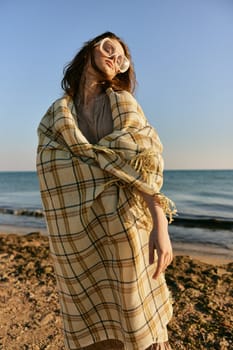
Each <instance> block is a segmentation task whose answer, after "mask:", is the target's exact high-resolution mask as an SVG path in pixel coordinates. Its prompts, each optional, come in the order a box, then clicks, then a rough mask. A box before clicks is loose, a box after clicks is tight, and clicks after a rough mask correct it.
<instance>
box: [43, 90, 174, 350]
mask: <svg viewBox="0 0 233 350" xmlns="http://www.w3.org/2000/svg"><path fill="white" fill-rule="evenodd" d="M107 94H108V96H109V99H110V104H111V110H112V116H113V123H114V131H113V132H112V134H110V135H107V136H106V137H104V138H103V139H101V140H100V141H99V143H98V144H97V145H92V144H90V143H88V141H87V140H86V138H85V137H84V135H83V134H82V133H81V131H80V130H79V128H78V116H77V115H76V112H75V108H74V104H73V101H72V99H71V98H70V97H68V96H64V97H63V98H61V99H59V100H57V101H56V102H55V103H54V104H53V105H52V106H51V107H50V109H49V110H48V112H47V113H46V115H45V116H44V117H43V119H42V121H41V123H40V125H39V128H38V135H39V146H38V154H37V171H38V176H39V181H40V189H41V198H42V202H43V206H44V212H45V217H46V222H47V227H48V232H49V238H50V248H51V254H52V257H53V259H54V266H55V272H56V277H57V282H58V291H59V295H60V302H61V309H62V318H63V322H64V334H65V342H66V347H67V349H81V348H82V347H85V346H88V345H89V344H92V343H96V342H98V341H103V340H106V339H118V340H120V341H122V342H123V343H124V346H125V350H126V349H127V350H144V349H146V348H147V347H148V346H149V345H151V344H152V343H156V342H164V341H166V340H167V331H166V325H167V323H168V322H169V320H170V318H171V315H172V307H171V303H170V299H169V292H168V289H167V286H166V282H165V279H164V276H163V275H161V276H160V277H159V278H158V279H157V280H156V281H155V280H152V278H151V277H152V274H153V271H154V269H155V266H150V265H149V264H148V235H149V233H150V230H151V228H152V220H151V217H150V214H149V212H148V209H146V208H145V203H144V202H143V201H141V200H138V190H140V191H143V192H145V193H148V194H155V193H158V192H159V190H160V187H161V186H162V172H163V160H162V157H161V152H162V145H161V143H160V140H159V137H158V135H157V133H156V131H155V130H154V128H152V127H151V126H150V125H149V124H148V122H147V120H146V118H145V116H144V115H143V112H142V110H141V108H140V106H139V105H138V103H137V102H136V100H135V99H134V98H133V96H132V95H131V94H129V93H128V92H114V91H113V90H112V89H108V90H107ZM139 163H140V167H138V164H139ZM148 164H149V168H148ZM138 168H140V169H141V171H139V170H138ZM145 168H146V169H149V170H147V171H143V169H145Z"/></svg>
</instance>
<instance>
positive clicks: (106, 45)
mask: <svg viewBox="0 0 233 350" xmlns="http://www.w3.org/2000/svg"><path fill="white" fill-rule="evenodd" d="M102 50H103V51H104V52H105V53H106V54H107V55H109V56H112V55H114V54H115V52H116V48H115V46H114V45H113V43H112V42H111V41H110V40H105V41H103V44H102Z"/></svg>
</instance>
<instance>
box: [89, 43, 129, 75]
mask: <svg viewBox="0 0 233 350" xmlns="http://www.w3.org/2000/svg"><path fill="white" fill-rule="evenodd" d="M107 40H110V41H112V40H111V38H108V37H107V38H103V39H101V40H100V41H98V42H97V43H96V44H95V45H94V47H96V46H98V45H100V51H101V52H103V53H104V54H105V53H106V51H105V50H104V49H103V44H104V43H105V41H107ZM105 56H106V57H109V58H112V57H114V56H117V57H118V56H122V54H117V53H113V54H112V55H105ZM123 64H126V68H123V69H121V67H120V66H119V65H118V68H119V71H120V73H125V72H127V70H128V69H129V67H130V61H129V59H128V58H127V57H126V56H125V54H124V63H123Z"/></svg>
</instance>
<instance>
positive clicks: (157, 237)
mask: <svg viewBox="0 0 233 350" xmlns="http://www.w3.org/2000/svg"><path fill="white" fill-rule="evenodd" d="M153 220H154V227H153V229H152V231H151V233H150V237H149V264H153V263H154V250H155V249H156V251H157V256H158V261H157V267H156V270H155V273H154V274H153V278H154V279H156V278H157V277H158V276H159V275H160V273H161V272H164V271H165V269H166V268H167V266H168V265H169V264H170V263H171V262H172V259H173V253H172V245H171V241H170V237H169V234H168V222H167V218H166V216H165V214H164V212H163V210H162V208H160V207H156V208H155V210H154V215H153Z"/></svg>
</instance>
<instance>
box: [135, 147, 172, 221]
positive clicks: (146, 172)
mask: <svg viewBox="0 0 233 350" xmlns="http://www.w3.org/2000/svg"><path fill="white" fill-rule="evenodd" d="M156 156H157V155H156V153H155V152H154V151H153V150H151V149H148V150H145V151H143V152H141V153H139V154H137V155H136V156H135V157H134V158H132V159H131V161H130V164H131V165H132V166H133V167H134V169H135V170H136V171H140V173H141V174H142V177H143V179H144V180H145V181H146V182H147V184H148V185H153V180H154V176H153V174H154V173H155V172H156V171H158V170H157V169H156V162H155V157H156ZM159 175H161V176H162V174H159ZM155 197H156V199H157V202H158V203H159V205H160V206H161V208H162V209H163V211H164V213H165V215H166V216H167V217H168V218H169V224H170V223H171V222H172V221H173V220H174V219H173V216H175V215H176V214H177V210H176V206H175V203H174V202H173V201H172V200H171V199H170V198H168V197H166V196H165V195H164V194H163V193H161V192H158V193H156V194H155Z"/></svg>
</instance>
